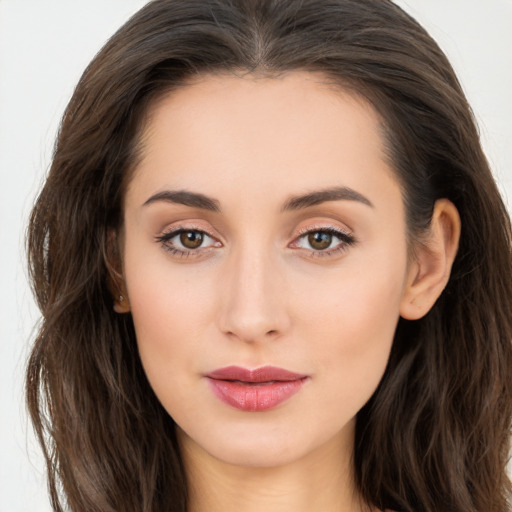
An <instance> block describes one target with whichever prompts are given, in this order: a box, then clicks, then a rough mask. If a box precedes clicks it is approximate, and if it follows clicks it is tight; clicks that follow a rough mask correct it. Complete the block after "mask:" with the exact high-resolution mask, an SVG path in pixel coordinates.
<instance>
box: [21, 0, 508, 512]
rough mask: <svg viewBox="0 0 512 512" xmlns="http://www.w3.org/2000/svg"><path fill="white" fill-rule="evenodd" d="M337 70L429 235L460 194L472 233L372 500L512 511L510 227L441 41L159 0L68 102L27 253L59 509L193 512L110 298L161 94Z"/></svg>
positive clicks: (34, 410)
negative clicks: (146, 135)
mask: <svg viewBox="0 0 512 512" xmlns="http://www.w3.org/2000/svg"><path fill="white" fill-rule="evenodd" d="M293 70H307V71H311V72H319V73H322V74H323V75H324V76H326V77H328V78H329V79H331V80H332V82H333V83H335V84H338V86H339V87H340V88H342V89H350V90H351V91H354V92H355V93H357V94H359V95H361V96H362V97H364V98H365V99H366V100H368V101H369V102H370V103H371V104H372V105H373V106H374V108H375V109H376V110H377V111H378V112H379V114H380V116H381V118H382V120H383V126H384V128H383V137H384V139H385V142H386V147H387V152H388V156H389V159H390V161H391V162H392V167H393V169H394V170H395V172H396V175H397V177H398V179H399V181H400V183H401V185H402V189H403V196H404V201H405V205H406V210H407V223H408V231H409V236H410V239H411V240H417V239H419V238H421V234H422V233H424V231H425V230H426V229H428V227H429V223H430V220H431V215H432V211H433V205H434V202H435V201H436V200H437V199H439V198H448V199H449V200H451V201H452V202H453V203H454V204H455V205H456V207H457V209H458V211H459V213H460V216H461V221H462V234H461V240H460V246H459V252H458V254H457V257H456V260H455V262H454V266H453V270H452V275H451V277H450V281H449V283H448V285H447V287H446V289H445V291H444V292H443V294H442V295H441V297H440V299H439V300H438V301H437V303H436V304H435V305H434V307H433V308H432V310H431V311H430V312H429V313H428V314H427V315H426V316H425V317H424V318H422V319H421V320H418V321H414V322H410V321H405V320H403V319H400V321H399V324H398V328H397V332H396V335H395V340H394V344H393V348H392V352H391V356H390V360H389V363H388V367H387V369H386V372H385V375H384V377H383V379H382V381H381V383H380V385H379V387H378V389H377V390H376V392H375V393H374V395H373V396H372V398H371V399H370V401H369V402H368V403H367V404H366V405H365V406H364V407H363V409H362V410H361V411H360V412H359V414H358V417H357V426H356V440H355V453H354V472H355V475H356V482H357V485H358V488H359V490H360V492H361V493H362V496H363V497H364V498H365V499H366V501H367V502H368V503H369V504H370V503H371V504H375V505H377V506H378V507H380V508H381V509H386V508H388V509H393V510H396V511H401V512H413V511H414V512H506V511H507V510H508V504H507V499H508V497H509V494H510V482H509V479H508V478H507V475H506V472H505V465H506V462H507V460H508V450H509V434H510V426H511V417H512V388H511V375H512V345H511V340H512V268H511V266H512V265H511V227H510V220H509V216H508V214H507V211H506V208H505V206H504V205H503V202H502V200H501V198H500V195H499V192H498V190H497V187H496V185H495V183H494V180H493V178H492V175H491V172H490V170H489V166H488V163H487V161H486V159H485V156H484V154H483V152H482V149H481V146H480V142H479V137H478V132H477V129H476V126H475V122H474V119H473V116H472V113H471V110H470V108H469V106H468V104H467V101H466V99H465V97H464V94H463V92H462V89H461V87H460V85H459V83H458V81H457V78H456V76H455V74H454V72H453V70H452V68H451V66H450V64H449V62H448V61H447V59H446V57H445V56H444V54H443V53H442V51H441V50H440V49H439V47H438V46H437V44H436V43H435V42H434V41H433V40H432V39H431V37H430V36H429V35H428V34H427V33H426V32H425V30H424V29H423V28H422V27H421V26H420V25H418V23H417V22H416V21H415V20H413V19H412V18H411V17H410V16H408V15H407V14H405V13H404V12H403V11H402V10H401V9H399V8H398V7H397V6H396V5H394V4H393V3H392V2H391V1H388V0H286V1H280V0H156V1H153V2H150V3H149V4H147V5H146V6H145V7H144V8H143V9H142V10H140V11H139V12H138V13H137V14H136V15H135V16H134V17H133V18H132V19H131V20H129V21H128V22H127V23H126V24H125V25H124V26H123V27H122V28H121V29H120V30H119V31H118V32H117V33H116V34H115V35H114V36H113V37H112V38H111V39H110V40H109V41H108V42H107V44H106V45H105V46H104V48H103V49H102V50H101V51H100V53H99V54H98V55H97V56H96V57H95V59H94V60H93V61H92V63H91V64H90V65H89V67H88V68H87V69H86V71H85V72H84V74H83V76H82V78H81V80H80V82H79V84H78V86H77V88H76V90H75V92H74V94H73V97H72V99H71V101H70V103H69V105H68V107H67V109H66V112H65V114H64V117H63V120H62V124H61V127H60V131H59V135H58V140H57V143H56V147H55V153H54V158H53V162H52V165H51V169H50V171H49V174H48V177H47V180H46V183H45V185H44V187H43V189H42V191H41V193H40V195H39V197H38V199H37V202H36V204H35V206H34V209H33V211H32V214H31V218H30V224H29V228H28V238H27V248H28V261H29V270H30V277H31V282H32V286H33V290H34V293H35V296H36V298H37V301H38V305H39V307H40V309H41V312H42V321H41V325H40V328H39V331H38V334H37V338H36V340H35V343H34V347H33V350H32V353H31V357H30V360H29V363H28V368H27V381H26V391H27V402H28V407H29V411H30V414H31V418H32V421H33V423H34V425H35V429H36V432H37V435H38V437H39V440H40V442H41V445H42V447H43V450H44V455H45V458H46V463H47V469H48V476H49V491H50V496H51V501H52V506H53V509H54V510H55V511H63V510H65V509H66V510H67V509H68V508H69V509H70V510H73V511H75V512H85V511H87V512H100V511H101V512H129V511H131V512H133V511H142V512H157V511H158V512H161V511H162V510H172V511H176V512H178V511H179V512H185V510H186V505H187V490H186V479H185V475H184V471H183V466H182V462H181V459H180V454H179V450H178V446H177V442H176V438H175V432H174V424H173V421H172V418H170V417H169V415H168V414H167V412H166V411H165V410H164V409H163V407H162V406H161V405H160V403H159V402H158V400H157V398H156V396H155V395H154V393H153V391H152V389H151V387H150V385H149V383H148V381H147V379H146V377H145V374H144V371H143V369H142V366H141V363H140V360H139V357H138V352H137V345H136V339H135V333H134V329H133V324H132V321H131V317H130V316H129V315H117V314H116V313H114V311H113V308H112V295H111V292H110V290H109V286H108V282H109V271H110V270H109V261H111V258H109V253H108V251H109V242H108V237H109V231H110V230H112V229H115V230H119V229H120V228H121V226H122V208H123V194H124V190H125V188H126V186H127V184H128V182H129V177H130V171H131V170H132V169H133V168H134V166H135V165H136V163H137V155H138V134H139V133H140V131H141V128H142V125H143V123H144V120H145V115H146V113H147V111H148V108H149V106H150V105H151V104H152V102H154V101H155V99H156V98H158V97H160V96H162V95H163V94H166V93H168V92H170V91H172V90H173V89H174V88H177V87H180V86H183V85H184V84H186V82H187V80H188V79H190V78H192V77H194V76H197V75H204V74H208V73H236V74H245V73H252V74H258V75H263V76H269V77H272V76H277V75H279V74H282V73H284V72H287V71H293Z"/></svg>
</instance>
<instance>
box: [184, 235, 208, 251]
mask: <svg viewBox="0 0 512 512" xmlns="http://www.w3.org/2000/svg"><path fill="white" fill-rule="evenodd" d="M180 242H181V243H182V244H183V246H184V247H186V248H187V249H197V248H198V247H199V246H200V245H201V244H202V243H203V234H202V233H199V232H198V231H185V232H183V233H181V234H180Z"/></svg>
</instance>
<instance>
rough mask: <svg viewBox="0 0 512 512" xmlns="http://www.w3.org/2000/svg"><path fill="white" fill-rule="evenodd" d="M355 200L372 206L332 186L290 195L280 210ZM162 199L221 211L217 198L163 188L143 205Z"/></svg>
mask: <svg viewBox="0 0 512 512" xmlns="http://www.w3.org/2000/svg"><path fill="white" fill-rule="evenodd" d="M342 200H343V201H357V202H359V203H362V204H364V205H366V206H370V207H371V208H373V204H372V202H371V201H370V200H369V199H368V198H366V197H365V196H363V195H362V194H360V193H359V192H357V191H355V190H354V189H352V188H349V187H332V188H326V189H323V190H317V191H314V192H310V193H307V194H303V195H299V196H293V197H290V198H289V199H288V200H287V201H286V202H285V203H284V205H283V207H282V209H281V211H283V212H285V211H290V210H302V209H305V208H309V207H311V206H316V205H318V204H321V203H325V202H327V201H342ZM158 201H164V202H167V203H173V204H182V205H184V206H190V207H193V208H201V209H203V210H209V211H212V212H217V213H219V212H220V211H221V208H220V203H219V201H218V200H217V199H213V198H211V197H208V196H205V195H204V194H200V193H198V192H189V191H187V190H164V191H162V192H158V193H156V194H154V195H152V196H151V197H150V198H149V199H148V200H147V201H146V202H145V203H144V205H143V206H148V205H150V204H153V203H156V202H158Z"/></svg>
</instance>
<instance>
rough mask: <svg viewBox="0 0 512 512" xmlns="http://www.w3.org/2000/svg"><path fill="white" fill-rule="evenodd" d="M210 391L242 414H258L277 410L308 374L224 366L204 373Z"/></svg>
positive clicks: (281, 369) (272, 367)
mask: <svg viewBox="0 0 512 512" xmlns="http://www.w3.org/2000/svg"><path fill="white" fill-rule="evenodd" d="M205 377H206V378H207V379H208V383H209V385H210V389H211V390H212V391H213V393H214V395H215V396H216V397H217V398H219V399H220V400H221V401H222V402H224V403H225V404H227V405H230V406H231V407H234V408H236V409H239V410H242V411H248V412H258V411H265V410H268V409H272V408H274V407H277V406H278V405H279V404H281V403H282V402H284V401H285V400H288V399H289V398H291V397H292V396H293V395H295V394H296V393H297V392H298V391H300V389H301V388H302V385H303V384H304V382H305V381H306V380H307V379H308V376H307V375H304V374H300V373H295V372H291V371H289V370H285V369H283V368H278V367H275V366H263V367H261V368H255V369H254V370H249V369H247V368H242V367H240V366H227V367H225V368H219V369H217V370H213V371H212V372H210V373H207V374H206V375H205Z"/></svg>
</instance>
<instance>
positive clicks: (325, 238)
mask: <svg viewBox="0 0 512 512" xmlns="http://www.w3.org/2000/svg"><path fill="white" fill-rule="evenodd" d="M308 243H309V245H310V246H311V247H312V248H313V249H315V250H317V251H322V250H324V249H328V248H329V247H330V246H331V244H332V234H331V233H326V232H325V231H315V232H312V233H309V235H308Z"/></svg>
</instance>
